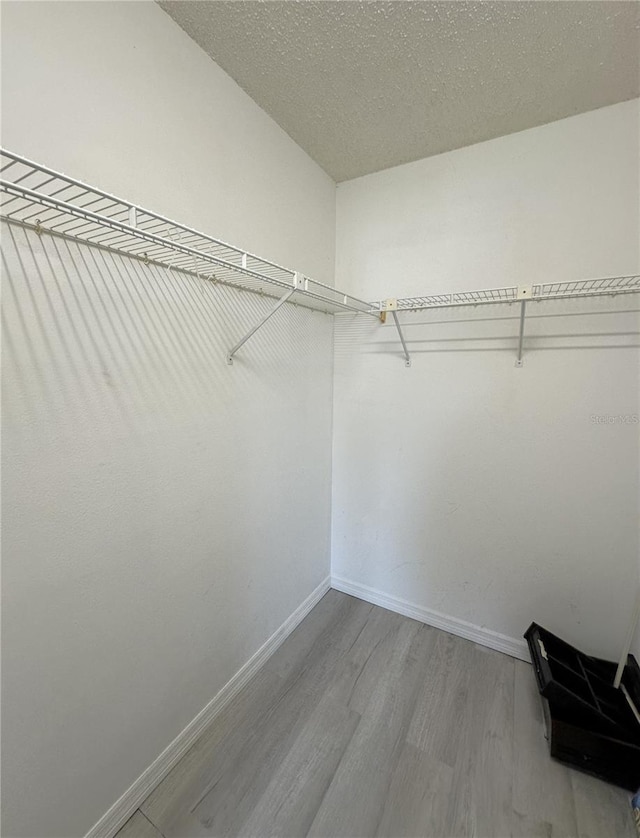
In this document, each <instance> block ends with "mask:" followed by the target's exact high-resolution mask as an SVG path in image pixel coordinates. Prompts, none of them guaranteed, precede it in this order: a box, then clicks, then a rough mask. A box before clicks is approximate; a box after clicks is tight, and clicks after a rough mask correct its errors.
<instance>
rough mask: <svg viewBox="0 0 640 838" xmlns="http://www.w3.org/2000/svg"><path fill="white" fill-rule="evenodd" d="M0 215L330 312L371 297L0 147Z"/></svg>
mask: <svg viewBox="0 0 640 838" xmlns="http://www.w3.org/2000/svg"><path fill="white" fill-rule="evenodd" d="M0 192H1V193H2V196H1V197H2V201H1V207H0V217H2V218H3V219H5V220H7V221H13V222H17V223H20V224H22V225H26V226H31V227H33V228H34V229H35V230H36V231H37V232H47V233H53V234H58V235H61V236H66V237H70V238H73V239H76V240H79V241H82V242H86V243H89V244H93V245H99V246H101V247H106V248H109V249H111V250H117V251H118V252H120V253H125V254H127V255H128V256H134V257H136V258H139V259H143V260H145V261H149V262H156V263H160V264H163V265H166V266H169V267H173V268H178V269H181V270H185V271H189V272H192V273H195V274H197V275H198V276H200V277H202V278H203V279H207V280H213V281H216V282H220V283H222V284H225V285H231V286H234V287H236V288H241V289H243V290H248V291H254V292H257V293H262V294H267V295H269V296H274V297H280V296H282V295H283V294H285V293H286V292H288V291H292V292H293V294H292V295H291V298H292V302H295V303H297V304H298V305H301V306H304V307H306V308H312V309H316V310H320V311H324V312H326V313H327V314H335V313H337V312H341V311H349V312H357V313H362V314H372V315H374V316H376V315H377V314H378V313H379V312H376V311H374V310H373V308H372V306H371V303H368V302H365V301H364V300H359V299H358V298H357V297H353V296H351V295H349V294H343V293H342V292H340V291H338V290H337V289H335V288H332V287H331V286H329V285H325V284H324V283H322V282H318V281H316V280H313V279H311V278H309V277H306V276H303V275H302V274H300V273H299V272H297V271H292V270H289V269H287V268H283V267H282V266H281V265H278V264H276V263H275V262H270V261H269V260H267V259H261V258H260V257H258V256H255V255H254V254H253V253H249V252H248V251H246V250H242V249H241V248H237V247H234V246H233V245H230V244H227V243H226V242H223V241H220V240H219V239H214V238H212V237H211V236H208V235H206V234H205V233H200V232H198V231H196V230H193V229H192V228H190V227H186V226H185V225H183V224H178V223H177V222H175V221H170V220H169V219H168V218H165V217H164V216H162V215H158V214H157V213H155V212H151V211H150V210H146V209H143V208H142V207H139V206H138V205H137V204H132V203H131V202H129V201H125V200H123V199H122V198H116V197H115V196H114V195H110V194H109V193H108V192H103V191H102V190H100V189H96V188H95V187H93V186H88V185H87V184H86V183H83V182H82V181H79V180H76V179H75V178H71V177H67V176H66V175H63V174H61V173H60V172H56V171H54V170H53V169H49V168H47V167H46V166H41V165H40V164H38V163H34V162H33V161H31V160H27V159H26V158H24V157H21V156H20V155H18V154H14V153H13V152H10V151H7V150H5V149H0Z"/></svg>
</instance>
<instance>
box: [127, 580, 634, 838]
mask: <svg viewBox="0 0 640 838" xmlns="http://www.w3.org/2000/svg"><path fill="white" fill-rule="evenodd" d="M236 835H237V836H255V838H268V837H269V836H281V838H284V836H291V837H292V838H298V836H307V835H308V836H316V838H329V836H341V838H364V836H388V838H401V837H404V836H422V838H427V837H430V838H435V836H439V838H440V837H442V838H444V836H450V838H462V836H476V838H480V837H481V836H487V838H502V837H503V836H504V838H506V836H513V838H525V836H526V837H527V838H529V836H530V838H543V837H544V838H548V836H562V838H569V836H571V837H572V838H573V836H576V838H578V837H579V838H633V836H635V830H634V826H633V822H632V818H631V810H630V806H629V798H628V795H627V794H625V792H624V791H622V790H620V789H616V788H614V787H612V786H608V785H606V784H605V783H602V782H600V781H598V780H595V779H592V778H590V777H587V776H586V775H584V774H580V773H578V772H575V771H572V770H570V769H567V768H565V767H563V766H561V765H559V764H558V763H555V762H553V761H552V760H551V759H550V757H549V754H548V749H547V744H546V742H545V740H544V738H543V729H542V714H541V709H540V702H539V699H538V694H537V691H536V688H535V684H534V678H533V673H532V671H531V667H530V666H529V665H528V664H526V663H522V662H520V661H516V660H514V659H513V658H509V657H507V656H505V655H502V654H500V653H498V652H492V651H490V650H487V649H484V648H482V647H480V646H477V645H475V644H474V643H471V642H469V641H467V640H462V639H461V638H459V637H454V636H453V635H450V634H446V633H445V632H442V631H439V630H438V629H434V628H429V627H428V626H425V625H423V624H422V623H419V622H416V621H415V620H410V619H407V618H406V617H401V616H399V615H398V614H394V613H392V612H390V611H386V610H384V609H382V608H378V607H376V606H372V605H369V604H368V603H365V602H361V601H360V600H357V599H354V598H352V597H349V596H346V595H345V594H340V593H338V592H337V591H330V592H329V593H328V594H327V595H326V596H325V597H324V598H323V599H322V601H321V602H320V603H319V604H318V605H317V606H316V607H315V608H314V609H313V611H312V612H311V613H310V614H309V616H308V617H307V618H306V619H305V620H304V621H303V622H302V623H301V624H300V626H298V628H297V629H296V630H295V631H294V632H293V634H291V635H290V637H289V638H288V639H287V640H286V641H285V643H284V644H283V645H282V646H281V647H280V649H279V650H278V651H277V652H276V654H275V655H274V656H273V657H272V658H271V659H270V660H269V661H268V663H267V664H266V666H265V667H264V668H263V669H262V670H261V671H260V672H259V673H258V674H257V675H256V677H255V678H254V679H253V680H252V681H251V683H250V684H249V685H248V686H247V687H246V688H245V689H244V690H243V691H242V693H241V694H240V695H239V697H238V698H237V699H236V700H235V701H234V702H232V704H231V705H230V706H229V707H227V708H226V709H225V710H224V711H223V713H222V714H221V715H220V716H218V717H217V718H216V719H215V721H214V722H213V723H212V724H211V726H210V727H209V728H208V730H207V731H206V732H205V733H204V734H203V735H202V737H201V738H200V739H199V740H198V742H197V743H196V744H195V745H194V746H193V747H192V748H191V750H190V751H189V752H188V753H187V754H186V755H185V756H184V757H183V759H182V760H181V761H180V762H179V763H178V764H177V765H176V766H175V768H174V769H173V770H172V771H171V772H170V773H169V774H168V775H167V777H166V778H165V779H164V780H163V781H162V782H161V783H160V784H159V785H158V786H157V788H156V789H155V790H154V791H153V792H152V793H151V795H150V796H149V797H148V798H147V800H146V801H145V802H144V804H143V805H142V806H141V807H140V810H139V811H138V812H136V813H135V815H134V816H133V817H132V818H131V820H130V821H129V822H128V823H127V824H126V825H125V826H124V827H123V829H122V830H121V831H120V833H119V835H118V838H163V836H164V838H195V837H196V836H200V838H205V836H236Z"/></svg>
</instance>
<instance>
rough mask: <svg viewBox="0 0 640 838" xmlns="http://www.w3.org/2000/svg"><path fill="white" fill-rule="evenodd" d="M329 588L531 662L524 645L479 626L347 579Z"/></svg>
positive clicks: (334, 581)
mask: <svg viewBox="0 0 640 838" xmlns="http://www.w3.org/2000/svg"><path fill="white" fill-rule="evenodd" d="M331 587H332V588H335V589H336V591H342V593H344V594H350V595H351V596H355V597H357V598H358V599H363V600H365V601H366V602H371V603H373V604H374V605H379V606H381V607H382V608H387V609H388V610H389V611H395V612H396V613H398V614H402V615H403V616H404V617H411V618H412V619H413V620H419V621H420V622H421V623H426V624H427V625H428V626H434V628H439V629H442V630H443V631H448V632H449V633H450V634H455V635H457V636H458V637H464V638H465V639H466V640H472V641H473V642H474V643H478V644H479V645H481V646H487V647H488V648H489V649H495V650H496V651H498V652H504V653H505V654H506V655H511V657H512V658H518V659H519V660H523V661H527V662H528V663H530V662H531V659H530V657H529V652H528V648H527V644H526V642H525V641H524V640H520V639H518V638H516V637H508V636H507V635H506V634H500V633H499V632H497V631H491V629H487V628H484V627H483V626H477V625H474V623H468V622H467V621H466V620H460V619H458V618H457V617H449V616H448V615H447V614H441V613H440V612H439V611H433V610H432V609H431V608H424V607H423V606H421V605H416V604H415V603H412V602H407V600H405V599H400V598H399V597H395V596H389V595H388V594H383V593H382V591H378V590H376V589H375V588H370V587H368V586H367V585H361V584H359V583H358V582H350V581H349V580H348V579H342V578H340V577H339V576H332V577H331Z"/></svg>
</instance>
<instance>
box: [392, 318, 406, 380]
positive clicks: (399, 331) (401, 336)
mask: <svg viewBox="0 0 640 838" xmlns="http://www.w3.org/2000/svg"><path fill="white" fill-rule="evenodd" d="M391 314H393V319H394V320H395V323H396V329H397V330H398V334H399V335H400V343H401V344H402V351H403V352H404V365H405V367H410V366H411V356H410V355H409V350H408V349H407V344H406V343H405V340H404V335H403V334H402V329H401V328H400V321H399V320H398V315H397V313H396V312H395V311H392V312H391Z"/></svg>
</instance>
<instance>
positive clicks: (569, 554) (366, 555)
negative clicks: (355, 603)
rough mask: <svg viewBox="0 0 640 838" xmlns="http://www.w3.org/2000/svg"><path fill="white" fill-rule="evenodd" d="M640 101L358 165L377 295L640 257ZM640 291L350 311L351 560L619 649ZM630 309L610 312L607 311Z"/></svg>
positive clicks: (476, 610) (354, 205)
mask: <svg viewBox="0 0 640 838" xmlns="http://www.w3.org/2000/svg"><path fill="white" fill-rule="evenodd" d="M638 115H639V110H638V101H637V100H636V101H633V102H629V103H625V104H621V105H615V106H613V107H609V108H605V109H602V110H598V111H594V112H591V113H588V114H584V115H581V116H576V117H572V118H570V119H566V120H563V121H560V122H556V123H553V124H550V125H547V126H544V127H541V128H535V129H532V130H529V131H525V132H523V133H520V134H514V135H511V136H509V137H504V138H501V139H497V140H492V141H490V142H487V143H483V144H481V145H476V146H473V147H470V148H465V149H462V150H459V151H454V152H451V153H448V154H443V155H441V156H439V157H433V158H430V159H427V160H422V161H419V162H417V163H413V164H409V165H406V166H401V167H398V168H395V169H390V170H387V171H384V172H381V173H378V174H375V175H369V176H367V177H363V178H360V179H358V180H354V181H350V182H348V183H344V184H340V185H339V186H338V190H337V196H338V198H337V231H338V235H337V244H336V248H337V269H336V284H337V285H338V287H341V288H344V289H345V290H348V291H351V292H352V293H355V294H358V295H359V296H363V297H365V298H367V299H380V298H381V297H385V296H387V295H389V294H390V293H395V295H397V296H412V295H419V294H424V293H427V292H434V293H435V292H439V291H444V292H446V291H453V290H458V289H472V288H492V287H493V288H495V287H500V286H509V285H514V284H516V285H517V284H525V283H532V282H537V281H541V280H549V281H554V280H563V279H579V278H586V277H597V276H607V275H617V274H626V273H638V271H639V270H640V261H639V238H638V237H639V231H640V224H639V217H638V208H639V180H638V175H639V169H638V165H639V147H638ZM639 308H640V301H639V300H638V298H637V296H634V297H629V298H626V299H625V298H622V297H617V298H604V299H602V300H599V301H595V300H586V301H585V300H576V301H573V302H564V303H560V302H557V303H549V304H546V305H544V306H543V305H542V304H539V305H536V304H530V306H529V315H528V317H527V321H526V345H525V365H524V367H523V368H521V369H516V368H515V367H514V360H515V351H516V338H515V336H516V335H517V331H518V314H519V311H518V309H517V308H516V307H513V308H497V307H491V306H488V307H479V308H477V309H472V308H462V309H459V310H458V311H451V310H447V311H431V312H428V313H422V314H414V315H403V316H402V319H403V320H404V322H405V331H406V336H407V339H408V343H409V348H410V351H411V353H412V357H413V366H412V367H411V368H410V369H406V368H405V367H404V364H403V360H402V356H401V348H400V344H399V341H398V339H397V335H396V333H395V330H394V327H393V325H392V321H391V319H390V322H389V323H388V324H387V325H385V326H378V325H376V324H370V323H364V322H361V321H354V320H353V318H350V317H345V318H341V321H340V325H337V326H336V337H335V351H336V360H335V379H334V452H333V513H332V514H333V535H332V572H333V574H335V575H336V576H338V577H342V578H344V579H347V580H349V581H351V582H354V583H357V584H360V585H366V586H369V587H372V588H374V589H376V590H379V591H381V592H383V593H384V594H386V595H388V596H394V597H397V598H400V599H403V600H405V601H408V602H410V603H413V604H414V605H417V606H419V607H420V608H425V609H433V610H436V611H439V612H442V613H444V614H446V615H450V616H452V617H454V618H458V619H462V620H466V621H469V622H471V623H474V624H476V625H479V626H482V627H486V628H488V629H490V630H493V631H497V632H500V633H502V634H505V635H508V636H510V637H515V638H518V637H521V636H522V632H523V631H524V630H525V629H526V628H527V626H528V625H529V623H530V622H531V621H532V620H536V621H538V622H540V623H542V624H543V625H545V626H547V627H548V628H550V629H551V630H553V631H557V632H558V633H560V634H561V635H563V636H564V637H566V638H567V639H568V640H569V641H571V642H574V643H576V644H578V645H580V646H582V647H584V648H585V649H586V650H590V651H593V652H594V653H599V654H603V655H608V656H612V657H613V656H615V655H616V654H617V652H618V650H619V648H620V645H621V644H622V640H623V638H624V635H625V631H626V625H627V620H628V616H629V613H630V609H631V605H632V601H633V596H634V593H635V589H636V586H637V584H638V547H639V545H638V498H639V490H640V482H639V469H638V464H639V458H638V453H639V452H638V445H639V437H640V433H639V430H640V426H639V425H637V424H632V422H633V421H634V420H629V421H630V424H626V425H625V424H620V423H619V421H616V420H613V423H612V424H608V423H607V424H597V423H596V422H595V421H594V420H593V419H592V417H593V416H613V417H618V416H620V415H628V416H634V415H635V416H637V415H638V414H639V413H640V406H639V370H640V367H639V364H638V331H639V321H638V309H639ZM602 311H607V312H618V311H621V312H622V313H621V314H596V313H597V312H602Z"/></svg>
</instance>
